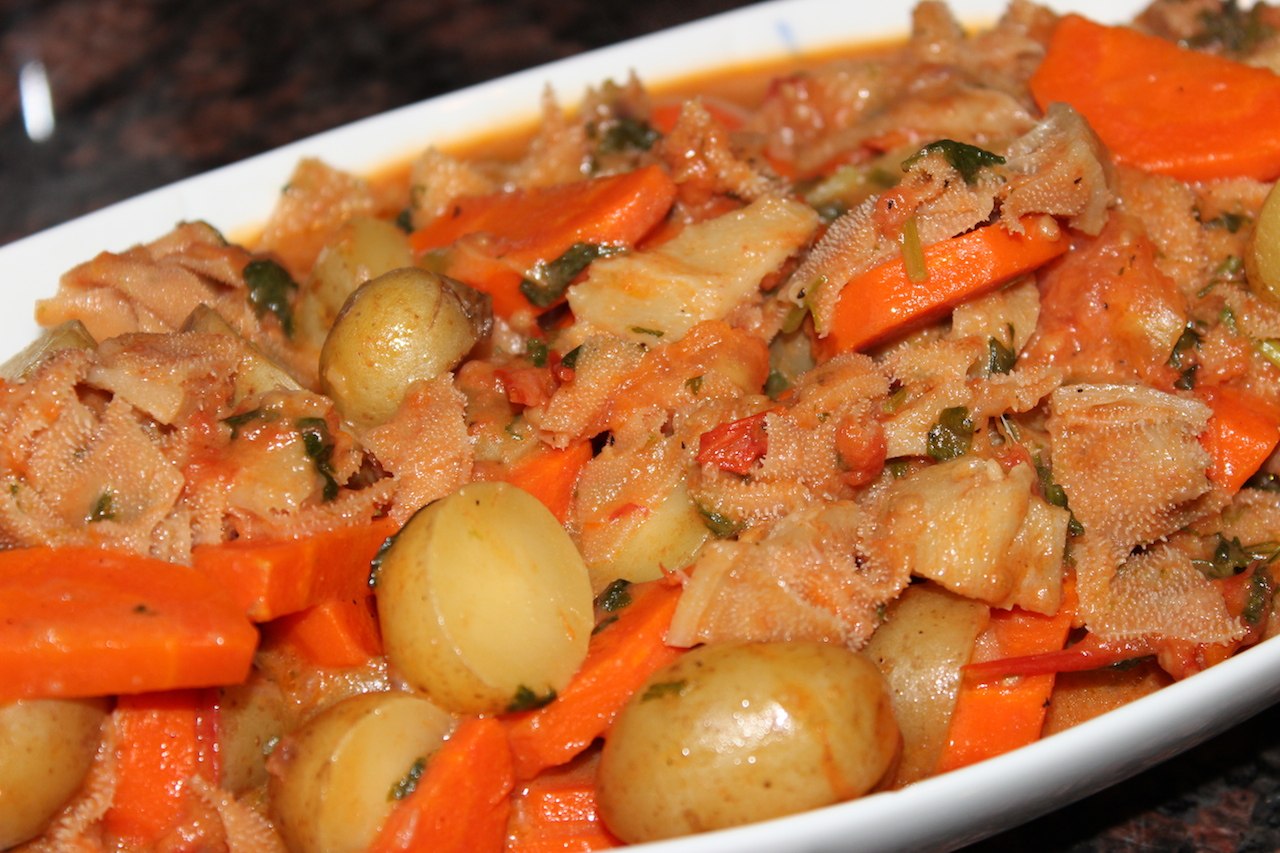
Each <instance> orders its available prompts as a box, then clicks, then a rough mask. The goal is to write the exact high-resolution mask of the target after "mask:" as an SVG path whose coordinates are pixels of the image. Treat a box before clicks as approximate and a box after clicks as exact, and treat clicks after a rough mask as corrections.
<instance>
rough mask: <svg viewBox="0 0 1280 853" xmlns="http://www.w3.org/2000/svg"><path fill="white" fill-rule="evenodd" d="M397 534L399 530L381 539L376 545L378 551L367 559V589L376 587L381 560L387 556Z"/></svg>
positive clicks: (380, 570)
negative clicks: (371, 557) (370, 558)
mask: <svg viewBox="0 0 1280 853" xmlns="http://www.w3.org/2000/svg"><path fill="white" fill-rule="evenodd" d="M402 529H403V528H402ZM399 535H400V531H396V532H395V533H392V534H391V535H390V536H388V537H387V538H386V539H384V540H382V544H381V545H379V546H378V553H376V554H374V555H373V559H372V560H370V561H369V589H377V588H378V576H379V575H381V574H382V561H383V560H385V559H386V558H387V552H388V551H390V550H391V546H392V545H394V544H396V537H398V536H399Z"/></svg>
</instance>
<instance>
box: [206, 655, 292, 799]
mask: <svg viewBox="0 0 1280 853" xmlns="http://www.w3.org/2000/svg"><path fill="white" fill-rule="evenodd" d="M218 711H219V713H218V722H219V729H220V731H219V738H218V742H219V746H220V747H221V762H222V787H223V788H225V789H226V790H228V791H230V792H231V793H233V794H240V793H243V792H244V791H247V790H249V789H250V788H255V787H257V786H259V785H261V784H262V783H264V782H266V781H267V766H266V762H267V754H268V752H269V751H270V744H272V743H273V742H275V741H276V740H277V739H278V738H279V737H280V736H281V735H282V734H284V732H285V731H287V730H288V728H289V723H290V722H291V720H292V716H291V713H290V708H289V705H288V701H287V700H286V698H285V695H284V691H283V690H281V689H280V686H279V685H278V684H276V683H275V682H274V681H272V680H270V679H267V678H263V677H261V676H259V675H258V674H257V673H255V674H254V675H253V676H251V677H250V679H249V680H248V681H247V682H245V683H244V684H234V685H231V686H230V687H223V688H221V689H220V690H219V691H218Z"/></svg>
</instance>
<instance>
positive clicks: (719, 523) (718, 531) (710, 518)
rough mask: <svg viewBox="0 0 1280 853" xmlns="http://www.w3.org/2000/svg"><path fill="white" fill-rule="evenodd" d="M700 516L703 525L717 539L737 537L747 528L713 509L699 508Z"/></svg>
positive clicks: (700, 506)
mask: <svg viewBox="0 0 1280 853" xmlns="http://www.w3.org/2000/svg"><path fill="white" fill-rule="evenodd" d="M698 515H700V516H702V523H703V524H705V525H706V526H707V529H708V530H710V531H711V535H712V536H714V537H716V538H717V539H729V538H731V537H734V536H737V535H738V534H739V533H741V532H742V529H743V528H744V527H746V525H745V524H742V523H741V522H737V521H734V520H733V519H731V518H729V517H728V516H725V515H721V514H720V513H718V512H716V511H715V510H712V509H707V508H706V507H704V506H702V505H699V506H698Z"/></svg>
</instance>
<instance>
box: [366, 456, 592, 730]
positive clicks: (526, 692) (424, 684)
mask: <svg viewBox="0 0 1280 853" xmlns="http://www.w3.org/2000/svg"><path fill="white" fill-rule="evenodd" d="M377 595H378V618H379V622H380V623H381V625H382V637H383V644H384V646H385V648H386V653H387V659H388V660H389V661H390V662H391V664H392V666H394V667H395V668H396V669H397V670H398V671H399V672H400V674H401V675H403V676H404V678H405V679H406V680H407V681H409V683H411V684H413V685H414V686H415V687H417V688H418V689H420V690H423V691H425V692H426V693H427V694H428V695H429V696H431V698H432V699H433V700H435V701H436V702H438V703H440V704H441V705H443V706H444V707H446V708H448V709H449V710H451V711H455V712H458V713H470V714H483V713H493V712H498V711H503V710H506V709H508V708H511V707H513V706H519V705H521V704H525V703H527V702H530V701H535V700H537V699H541V698H546V697H548V696H550V695H552V694H553V693H554V692H557V691H560V690H563V689H564V687H565V686H566V685H567V684H568V683H569V678H570V677H571V676H572V675H573V674H574V673H575V672H576V671H577V669H578V667H579V666H580V665H581V664H582V660H583V658H584V657H585V656H586V653H587V640H588V638H589V636H590V634H591V629H592V626H593V618H592V613H593V612H592V596H591V584H590V581H589V580H588V575H587V567H586V565H585V564H584V563H583V561H582V557H581V556H580V555H579V554H578V551H577V549H576V548H575V547H574V544H573V541H572V540H571V539H570V538H569V535H568V534H567V533H566V532H565V530H564V528H563V527H561V526H560V523H559V522H557V521H556V519H555V516H553V515H552V514H551V512H550V511H549V510H547V508H546V507H544V506H543V505H542V504H541V503H540V502H539V501H538V499H537V498H535V497H533V496H532V495H530V494H529V493H528V492H525V491H523V490H522V489H519V488H517V487H515V486H512V485H509V484H507V483H489V482H480V483H471V484H470V485H467V486H463V487H462V488H461V489H459V490H458V491H456V492H454V493H453V494H452V495H450V496H449V497H446V498H443V499H441V500H439V501H436V502H435V503H433V504H430V505H428V506H427V507H425V508H424V509H422V510H421V511H419V512H418V514H417V515H415V516H414V517H413V518H411V519H410V520H409V521H408V523H407V524H406V525H405V526H404V529H403V530H401V532H400V533H399V535H398V536H397V537H396V540H395V542H394V544H392V546H391V547H390V549H388V551H387V553H386V555H385V556H384V557H383V560H382V565H381V569H380V570H379V574H378V579H377Z"/></svg>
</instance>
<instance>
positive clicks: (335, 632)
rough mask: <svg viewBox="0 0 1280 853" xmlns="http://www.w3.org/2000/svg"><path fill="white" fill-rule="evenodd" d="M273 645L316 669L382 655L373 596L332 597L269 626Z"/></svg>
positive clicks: (343, 665)
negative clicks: (292, 651) (275, 644)
mask: <svg viewBox="0 0 1280 853" xmlns="http://www.w3.org/2000/svg"><path fill="white" fill-rule="evenodd" d="M268 636H269V637H270V638H271V640H272V642H275V643H279V644H282V645H285V646H288V647H289V648H291V649H293V650H294V651H295V652H296V653H297V654H298V655H299V656H300V657H302V658H303V659H305V660H308V661H310V662H311V663H313V664H316V665H317V666H329V667H349V666H359V665H360V664H362V663H365V662H366V661H368V660H369V659H370V658H373V657H376V656H378V655H380V654H382V638H381V636H380V633H379V631H378V619H377V616H376V614H375V613H374V606H373V597H372V596H369V595H361V596H359V597H358V598H331V599H329V600H327V601H322V602H320V603H319V604H317V605H315V606H313V607H309V608H307V609H306V610H302V611H300V612H298V613H291V614H289V615H288V616H282V617H281V618H279V619H277V620H276V621H275V622H273V623H271V625H270V626H268Z"/></svg>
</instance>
